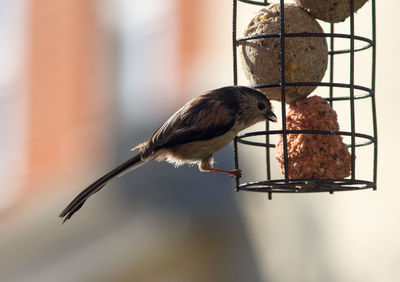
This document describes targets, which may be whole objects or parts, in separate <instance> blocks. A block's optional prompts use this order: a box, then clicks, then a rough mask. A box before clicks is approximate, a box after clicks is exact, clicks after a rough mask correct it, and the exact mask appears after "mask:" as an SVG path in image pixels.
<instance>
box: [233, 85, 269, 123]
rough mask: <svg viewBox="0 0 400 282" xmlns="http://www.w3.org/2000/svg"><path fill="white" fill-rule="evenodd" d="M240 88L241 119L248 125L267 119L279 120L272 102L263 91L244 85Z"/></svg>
mask: <svg viewBox="0 0 400 282" xmlns="http://www.w3.org/2000/svg"><path fill="white" fill-rule="evenodd" d="M238 90H239V91H240V92H241V95H240V98H239V106H240V112H239V114H240V118H239V119H240V120H241V121H242V122H244V124H245V125H246V127H248V126H251V125H253V124H255V123H257V122H260V121H265V120H269V121H272V122H277V117H276V115H275V114H274V113H273V112H272V106H271V102H270V101H269V99H268V98H267V97H266V96H265V95H264V94H263V93H262V92H260V91H258V90H256V89H253V88H250V87H244V86H240V87H238Z"/></svg>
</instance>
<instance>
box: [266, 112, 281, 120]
mask: <svg viewBox="0 0 400 282" xmlns="http://www.w3.org/2000/svg"><path fill="white" fill-rule="evenodd" d="M266 118H267V120H269V121H272V122H278V119H277V117H276V115H275V114H274V113H273V112H272V111H269V112H268V113H267V116H266Z"/></svg>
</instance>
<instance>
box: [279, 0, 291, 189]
mask: <svg viewBox="0 0 400 282" xmlns="http://www.w3.org/2000/svg"><path fill="white" fill-rule="evenodd" d="M279 18H280V23H281V34H280V41H281V42H280V43H281V46H280V48H281V49H280V56H281V58H280V59H281V65H280V67H281V82H280V84H281V108H282V131H283V134H282V139H283V143H282V144H283V162H284V171H285V179H286V181H288V180H289V157H288V150H287V133H286V97H285V96H286V95H285V88H286V79H285V69H286V67H285V1H284V0H281V2H280V15H279Z"/></svg>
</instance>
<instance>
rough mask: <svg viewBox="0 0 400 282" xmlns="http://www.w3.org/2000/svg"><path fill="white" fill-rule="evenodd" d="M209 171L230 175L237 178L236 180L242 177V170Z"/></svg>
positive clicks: (210, 169)
mask: <svg viewBox="0 0 400 282" xmlns="http://www.w3.org/2000/svg"><path fill="white" fill-rule="evenodd" d="M208 170H209V171H215V172H223V173H228V174H229V175H230V176H232V177H235V178H240V177H242V171H241V170H240V169H234V170H224V169H218V168H209V169H208Z"/></svg>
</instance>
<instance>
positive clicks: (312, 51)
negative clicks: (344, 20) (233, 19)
mask: <svg viewBox="0 0 400 282" xmlns="http://www.w3.org/2000/svg"><path fill="white" fill-rule="evenodd" d="M280 32H281V24H280V6H279V4H273V5H270V6H269V7H268V8H264V9H262V10H260V11H258V13H257V14H256V16H255V17H254V18H252V19H251V20H250V23H249V24H248V26H247V28H246V29H245V32H244V36H246V37H247V36H254V35H261V34H269V35H272V34H275V35H279V34H280ZM285 33H323V30H322V28H321V26H320V25H319V23H318V22H317V21H316V20H315V19H314V18H313V17H312V16H310V15H309V14H308V13H307V12H305V11H304V10H303V9H301V8H299V7H298V6H296V5H295V4H285ZM280 40H281V39H280V38H279V37H271V38H261V39H252V40H245V41H241V42H240V45H239V56H240V59H241V62H242V67H243V70H244V73H245V75H246V77H247V78H248V80H249V82H250V84H252V85H260V84H278V83H280V80H281V58H280V45H281V44H280ZM327 62H328V48H327V43H326V38H325V37H304V36H303V37H301V36H299V37H287V38H286V39H285V81H286V82H289V83H290V82H320V81H321V80H322V78H323V76H324V74H325V71H326V67H327ZM314 89H315V86H287V87H285V101H286V103H292V102H294V101H296V100H299V99H302V98H305V97H306V96H307V95H309V94H310V93H311V92H312V91H313V90H314ZM259 90H261V91H262V92H263V93H264V94H265V95H266V96H267V97H268V98H270V99H272V100H278V101H280V100H281V88H280V87H271V88H262V89H259Z"/></svg>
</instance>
